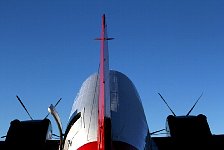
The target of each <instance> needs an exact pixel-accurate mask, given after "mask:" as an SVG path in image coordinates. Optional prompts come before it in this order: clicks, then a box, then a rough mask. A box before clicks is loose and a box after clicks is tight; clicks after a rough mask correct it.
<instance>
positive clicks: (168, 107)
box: [158, 93, 176, 116]
mask: <svg viewBox="0 0 224 150" xmlns="http://www.w3.org/2000/svg"><path fill="white" fill-rule="evenodd" d="M158 94H159V96H160V97H161V99H162V100H163V101H164V103H165V104H166V106H167V107H168V108H169V110H170V111H171V112H172V114H173V115H174V116H176V114H175V113H174V112H173V110H172V109H171V108H170V106H169V105H168V104H167V102H166V101H165V99H164V98H163V96H162V95H161V94H160V93H158Z"/></svg>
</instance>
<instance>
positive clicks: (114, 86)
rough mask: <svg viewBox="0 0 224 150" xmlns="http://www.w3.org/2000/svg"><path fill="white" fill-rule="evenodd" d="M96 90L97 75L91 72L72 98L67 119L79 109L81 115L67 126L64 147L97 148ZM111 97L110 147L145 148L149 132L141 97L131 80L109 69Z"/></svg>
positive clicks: (124, 148) (69, 148)
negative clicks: (70, 109) (70, 110)
mask: <svg viewBox="0 0 224 150" xmlns="http://www.w3.org/2000/svg"><path fill="white" fill-rule="evenodd" d="M98 92H99V79H98V75H97V74H93V75H91V76H90V77H89V78H88V79H87V80H86V81H85V82H84V83H83V85H82V86H81V89H80V91H79V93H78V95H77V97H76V99H75V102H74V105H73V109H72V113H71V117H70V121H72V119H73V118H75V117H74V116H75V115H76V114H78V113H79V112H81V117H80V118H79V119H78V120H77V121H76V122H75V123H74V124H73V125H72V127H71V128H70V131H69V133H68V135H67V136H66V140H65V141H66V142H65V148H64V150H74V149H81V150H82V149H88V150H89V148H90V147H91V148H90V149H95V148H96V149H97V148H98V147H97V146H96V145H97V144H96V143H97V128H98V122H97V121H98V113H97V111H98V101H97V98H98ZM110 98H111V104H110V110H111V123H112V124H111V126H112V131H111V132H112V141H111V142H112V149H121V148H122V150H134V149H136V150H137V149H139V150H144V149H145V148H146V147H147V144H148V143H147V142H146V139H147V138H149V132H148V125H147V122H146V118H145V114H144V111H143V107H142V104H141V100H140V98H139V95H138V93H137V91H136V88H135V87H134V85H133V83H132V82H131V81H130V80H129V79H128V78H127V77H126V76H125V75H124V74H122V73H120V72H118V71H110ZM84 108H85V109H84ZM74 114H75V115H74Z"/></svg>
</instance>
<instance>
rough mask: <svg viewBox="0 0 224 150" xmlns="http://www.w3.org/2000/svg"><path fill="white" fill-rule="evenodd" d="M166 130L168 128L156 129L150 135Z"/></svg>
mask: <svg viewBox="0 0 224 150" xmlns="http://www.w3.org/2000/svg"><path fill="white" fill-rule="evenodd" d="M164 130H166V129H161V130H157V131H154V132H152V133H150V135H156V133H158V132H161V131H164Z"/></svg>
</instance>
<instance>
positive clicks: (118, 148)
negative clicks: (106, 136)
mask: <svg viewBox="0 0 224 150" xmlns="http://www.w3.org/2000/svg"><path fill="white" fill-rule="evenodd" d="M112 143H113V147H112V150H137V148H135V147H134V146H132V145H130V144H128V143H125V142H121V141H113V142H112ZM97 145H98V143H97V142H90V143H88V144H85V145H83V146H81V147H80V148H78V150H97V149H98V147H97Z"/></svg>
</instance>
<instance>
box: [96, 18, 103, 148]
mask: <svg viewBox="0 0 224 150" xmlns="http://www.w3.org/2000/svg"><path fill="white" fill-rule="evenodd" d="M100 39H101V48H100V93H99V101H98V111H99V112H98V133H97V134H98V135H97V142H98V150H105V134H104V131H105V125H104V116H105V75H104V69H105V68H104V66H105V63H104V59H105V58H104V57H105V56H104V48H105V47H104V46H105V45H104V42H105V15H103V16H102V31H101V38H100Z"/></svg>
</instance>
